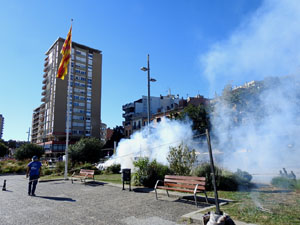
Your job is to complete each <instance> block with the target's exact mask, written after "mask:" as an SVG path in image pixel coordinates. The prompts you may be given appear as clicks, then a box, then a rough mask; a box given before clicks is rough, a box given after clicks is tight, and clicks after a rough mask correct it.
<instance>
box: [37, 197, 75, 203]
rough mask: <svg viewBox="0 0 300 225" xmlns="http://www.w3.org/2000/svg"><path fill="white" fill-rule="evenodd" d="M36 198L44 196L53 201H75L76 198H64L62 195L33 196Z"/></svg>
mask: <svg viewBox="0 0 300 225" xmlns="http://www.w3.org/2000/svg"><path fill="white" fill-rule="evenodd" d="M35 197H36V198H44V199H49V200H55V201H66V202H76V200H74V199H72V198H64V197H49V196H35Z"/></svg>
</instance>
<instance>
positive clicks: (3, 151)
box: [0, 142, 8, 157]
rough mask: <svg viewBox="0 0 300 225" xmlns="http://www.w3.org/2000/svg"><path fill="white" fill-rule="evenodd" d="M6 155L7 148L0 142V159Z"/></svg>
mask: <svg viewBox="0 0 300 225" xmlns="http://www.w3.org/2000/svg"><path fill="white" fill-rule="evenodd" d="M7 154H8V147H7V146H6V145H5V144H3V143H1V142H0V157H3V156H5V155H7Z"/></svg>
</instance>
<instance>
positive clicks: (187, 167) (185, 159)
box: [167, 143, 196, 176]
mask: <svg viewBox="0 0 300 225" xmlns="http://www.w3.org/2000/svg"><path fill="white" fill-rule="evenodd" d="M167 160H168V162H169V163H170V169H171V170H172V171H173V172H174V173H175V174H176V175H183V176H184V175H190V173H191V170H192V168H193V165H194V163H195V161H196V153H195V150H194V149H193V150H189V148H188V146H187V145H185V146H184V145H183V143H181V144H180V145H179V146H178V147H170V151H169V155H168V157H167Z"/></svg>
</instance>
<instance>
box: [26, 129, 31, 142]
mask: <svg viewBox="0 0 300 225" xmlns="http://www.w3.org/2000/svg"><path fill="white" fill-rule="evenodd" d="M26 133H27V134H28V137H27V142H29V137H30V127H29V129H28V131H27V132H26Z"/></svg>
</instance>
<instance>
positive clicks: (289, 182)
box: [271, 176, 299, 189]
mask: <svg viewBox="0 0 300 225" xmlns="http://www.w3.org/2000/svg"><path fill="white" fill-rule="evenodd" d="M271 184H272V185H273V186H275V187H278V188H285V189H295V188H296V184H297V183H296V181H295V180H293V179H290V178H288V177H282V176H280V177H273V178H272V181H271ZM298 185H299V184H298Z"/></svg>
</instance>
